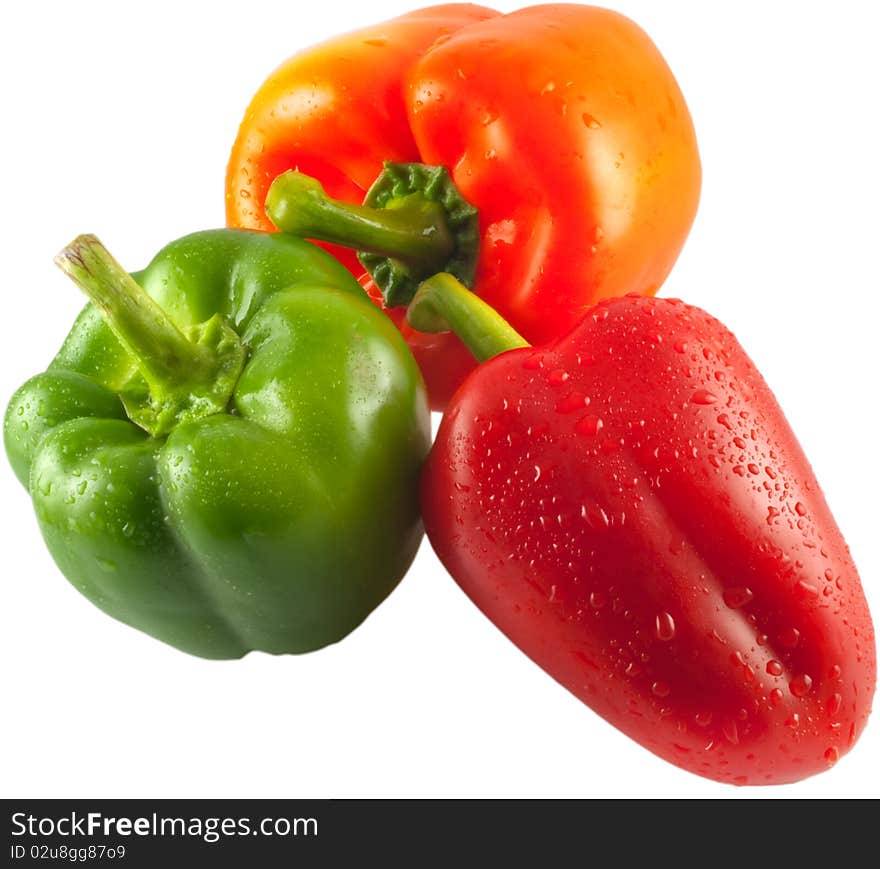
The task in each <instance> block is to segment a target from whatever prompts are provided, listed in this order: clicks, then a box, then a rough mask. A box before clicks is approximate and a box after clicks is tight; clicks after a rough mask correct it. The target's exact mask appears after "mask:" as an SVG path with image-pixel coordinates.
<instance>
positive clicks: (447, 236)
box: [266, 163, 479, 307]
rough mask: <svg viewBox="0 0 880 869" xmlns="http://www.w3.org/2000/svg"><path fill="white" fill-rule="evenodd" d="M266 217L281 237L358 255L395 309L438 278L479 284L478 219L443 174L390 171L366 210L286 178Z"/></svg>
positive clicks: (295, 177)
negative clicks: (475, 278)
mask: <svg viewBox="0 0 880 869" xmlns="http://www.w3.org/2000/svg"><path fill="white" fill-rule="evenodd" d="M266 213H267V214H268V215H269V217H270V218H271V220H272V222H273V223H274V224H275V226H276V227H277V228H278V229H279V230H281V232H286V233H290V234H292V235H298V236H300V237H303V238H312V239H316V240H318V241H326V242H331V243H333V244H338V245H342V246H344V247H349V248H353V249H355V250H357V251H358V256H359V259H360V260H361V263H362V264H363V265H364V267H365V268H366V269H367V271H369V272H370V275H371V277H372V278H373V281H374V283H375V284H376V285H377V286H378V287H379V289H380V290H381V291H382V293H383V295H384V297H385V304H386V305H387V306H389V307H393V306H395V305H405V304H407V303H408V302H409V301H410V300H411V299H412V297H413V295H414V294H415V291H416V288H417V286H418V284H419V282H420V281H422V280H424V279H425V278H427V277H429V276H430V275H433V274H436V273H437V272H441V271H448V272H451V273H453V274H455V276H456V277H457V278H459V280H462V281H463V282H465V283H466V284H468V285H470V284H471V283H472V282H473V276H474V271H475V269H476V257H477V248H478V239H479V236H478V229H477V212H476V209H475V208H474V207H473V206H471V205H470V204H469V203H468V202H467V201H466V200H465V199H464V198H463V197H462V196H461V194H460V193H459V192H458V190H457V189H456V187H455V185H454V184H453V183H452V180H451V178H450V177H449V173H448V172H447V171H446V169H444V168H443V167H441V166H425V165H424V164H421V163H400V164H397V163H386V164H385V169H384V170H383V172H382V174H381V175H380V176H379V178H378V179H377V180H376V182H375V183H374V184H373V186H372V187H371V188H370V190H369V192H368V193H367V196H366V199H365V202H364V204H363V205H352V204H350V203H348V202H341V201H340V200H338V199H333V198H331V197H330V196H328V195H327V192H326V191H325V190H324V188H323V187H322V186H321V183H320V182H319V181H317V180H316V179H314V178H311V177H309V176H308V175H304V174H302V173H301V172H298V171H289V172H284V173H283V174H282V175H279V176H278V177H277V178H276V179H275V180H274V181H273V182H272V185H271V187H270V188H269V192H268V194H267V196H266Z"/></svg>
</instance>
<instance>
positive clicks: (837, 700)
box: [825, 693, 843, 718]
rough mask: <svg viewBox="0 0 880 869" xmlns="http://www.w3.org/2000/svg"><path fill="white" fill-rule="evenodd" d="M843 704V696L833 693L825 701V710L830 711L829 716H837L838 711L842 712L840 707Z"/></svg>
mask: <svg viewBox="0 0 880 869" xmlns="http://www.w3.org/2000/svg"><path fill="white" fill-rule="evenodd" d="M842 705H843V697H841V696H840V694H837V693H834V694H832V695H831V696H830V697H829V698H828V700H827V701H826V703H825V711H826V712H827V713H828V717H829V718H834V717H836V715H837V713H838V712H840V707H841V706H842Z"/></svg>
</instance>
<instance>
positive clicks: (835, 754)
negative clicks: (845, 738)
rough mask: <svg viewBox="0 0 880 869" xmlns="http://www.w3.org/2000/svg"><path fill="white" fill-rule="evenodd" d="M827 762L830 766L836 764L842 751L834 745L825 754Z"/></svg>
mask: <svg viewBox="0 0 880 869" xmlns="http://www.w3.org/2000/svg"><path fill="white" fill-rule="evenodd" d="M824 757H825V762H826V763H827V764H828V765H829V766H834V764H835V763H837V761H838V760H840V752H839V751H838V750H837V749H836V748H835V747H834V746H833V745H832V746H831V748H829V749H827V750H826V752H825V754H824Z"/></svg>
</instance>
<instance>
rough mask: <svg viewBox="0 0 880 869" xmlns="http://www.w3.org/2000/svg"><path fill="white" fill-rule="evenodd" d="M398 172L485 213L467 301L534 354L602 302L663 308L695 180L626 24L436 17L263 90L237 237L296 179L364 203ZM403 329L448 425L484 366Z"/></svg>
mask: <svg viewBox="0 0 880 869" xmlns="http://www.w3.org/2000/svg"><path fill="white" fill-rule="evenodd" d="M386 160H390V161H395V162H412V161H420V162H422V163H426V164H431V165H437V166H445V167H446V168H447V169H448V170H449V172H450V173H451V176H452V179H453V181H454V182H455V184H456V186H457V187H458V189H459V191H460V192H461V194H462V195H463V196H464V198H465V199H467V200H468V201H469V202H470V203H471V204H473V205H474V206H476V208H477V209H478V210H479V221H480V235H481V247H480V253H479V261H478V265H477V273H476V282H475V284H474V285H473V289H474V291H475V292H476V293H477V294H478V295H480V296H481V297H483V298H485V299H486V300H487V301H488V302H489V303H490V304H491V305H492V306H493V307H495V308H496V309H497V310H498V311H499V312H500V313H501V314H503V315H504V316H505V317H506V318H507V319H508V320H509V321H510V322H511V323H512V324H513V326H514V327H515V328H516V329H517V330H518V331H519V332H520V333H522V334H523V335H525V337H526V338H528V339H529V340H530V341H532V342H546V341H550V340H552V339H554V338H557V337H561V336H562V335H564V334H566V333H568V332H569V331H570V330H571V329H572V328H573V327H574V325H575V324H576V323H577V321H578V320H579V319H580V317H581V316H582V314H583V312H584V310H585V309H586V308H587V307H589V305H591V304H592V303H593V302H595V301H596V300H597V299H600V298H604V297H609V296H620V295H623V294H625V293H627V292H633V291H636V292H639V293H643V294H653V293H655V292H656V291H657V289H658V288H659V287H660V285H661V284H662V283H663V281H664V279H665V278H666V276H667V274H668V273H669V271H670V269H671V268H672V265H673V264H674V262H675V260H676V258H677V256H678V254H679V251H680V250H681V247H682V245H683V244H684V241H685V238H686V236H687V233H688V231H689V229H690V226H691V222H692V221H693V218H694V215H695V212H696V208H697V202H698V198H699V191H700V180H701V171H700V161H699V156H698V151H697V145H696V139H695V136H694V130H693V125H692V123H691V118H690V114H689V112H688V109H687V106H686V104H685V101H684V98H683V97H682V94H681V92H680V90H679V88H678V85H677V83H676V81H675V79H674V77H673V75H672V73H671V72H670V70H669V68H668V66H667V64H666V62H665V61H664V59H663V58H662V56H661V55H660V53H659V52H658V50H657V48H656V47H655V46H654V44H653V43H652V42H651V40H650V39H649V38H648V36H647V35H646V34H645V33H644V32H643V31H642V30H641V29H640V28H639V27H638V26H637V25H636V24H634V23H633V22H632V21H630V20H629V19H627V18H625V17H624V16H622V15H619V14H617V13H615V12H612V11H610V10H607V9H601V8H597V7H591V6H582V5H575V4H561V5H554V4H550V5H543V6H534V7H529V8H525V9H520V10H518V11H516V12H513V13H510V14H508V15H501V14H498V13H495V12H493V11H491V10H489V9H485V8H483V7H478V6H467V5H452V6H435V7H430V8H428V9H423V10H420V11H419V12H415V13H410V14H408V15H403V16H401V17H399V18H396V19H393V20H392V21H388V22H385V23H382V24H379V25H376V26H374V27H370V28H366V29H364V30H361V31H357V32H354V33H350V34H346V35H344V36H341V37H338V38H336V39H332V40H330V41H328V42H325V43H323V44H321V45H319V46H316V47H314V48H312V49H309V50H306V51H303V52H301V53H299V54H297V55H294V56H293V57H292V58H290V59H289V60H288V61H286V62H285V63H284V64H283V65H282V66H281V67H279V68H278V69H277V70H276V71H275V72H274V73H273V74H272V75H271V76H270V77H269V79H268V80H267V81H266V83H265V84H264V85H263V86H262V87H261V88H260V90H259V91H258V92H257V94H256V95H255V97H254V99H253V101H252V102H251V104H250V106H249V108H248V110H247V113H246V115H245V118H244V120H243V122H242V125H241V129H240V131H239V135H238V138H237V140H236V142H235V145H234V147H233V149H232V154H231V157H230V161H229V166H228V171H227V179H226V203H227V222H228V224H229V225H230V226H241V227H246V228H254V229H264V230H271V229H272V224H271V223H270V222H269V221H268V220H267V217H266V214H265V212H264V210H263V203H264V201H265V197H266V193H267V191H268V189H269V185H270V183H271V181H272V179H273V178H275V177H276V176H277V175H278V174H280V173H281V172H282V171H284V170H286V169H291V168H298V169H299V170H300V171H301V172H303V173H306V174H308V175H312V176H314V177H315V178H317V179H318V180H319V181H321V182H322V184H323V185H324V187H325V188H326V190H327V192H328V194H329V195H330V196H332V197H336V198H338V199H341V200H344V201H346V202H350V203H357V202H360V201H361V200H362V199H363V198H364V194H365V192H366V191H368V190H369V189H370V186H371V184H372V183H373V181H374V179H375V178H376V177H377V176H378V175H379V173H380V172H381V170H382V166H383V161H386ZM315 237H317V236H315ZM337 240H338V241H343V239H337ZM347 263H348V264H349V265H351V266H352V267H353V269H354V271H355V273H358V269H357V266H355V265H353V264H352V263H351V260H350V259H349V260H347ZM434 271H436V269H434ZM425 276H427V275H425ZM397 303H398V304H399V303H400V302H397ZM404 303H405V302H404ZM391 315H392V317H393V318H394V319H395V322H397V323H398V324H399V325H400V327H401V329H402V330H403V332H404V334H405V336H406V338H407V341H408V343H409V344H410V346H411V347H412V349H413V352H414V353H415V355H416V357H417V359H418V361H419V364H420V366H421V368H422V371H423V373H424V374H425V377H426V381H427V383H428V387H429V394H430V397H431V402H432V406H433V407H435V408H437V409H439V408H442V407H443V406H444V405H445V403H446V401H447V400H448V399H449V397H450V395H451V394H452V392H453V391H454V389H455V387H457V386H458V384H459V383H460V382H461V380H462V379H463V377H464V375H465V373H466V372H467V371H469V370H470V369H471V368H472V367H473V362H472V360H471V359H470V358H469V357H468V355H467V353H466V351H465V350H464V348H463V347H462V346H461V344H460V343H459V342H458V341H457V339H456V338H455V336H454V335H433V336H427V337H426V336H421V337H420V336H419V335H418V333H414V332H413V330H411V329H409V328H408V327H407V325H406V323H405V320H404V319H403V316H402V312H401V311H395V310H392V311H391Z"/></svg>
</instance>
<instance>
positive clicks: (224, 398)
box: [55, 235, 245, 437]
mask: <svg viewBox="0 0 880 869" xmlns="http://www.w3.org/2000/svg"><path fill="white" fill-rule="evenodd" d="M55 263H56V265H57V266H58V267H59V268H60V269H61V271H63V272H64V273H65V274H66V275H67V276H68V277H69V278H71V279H72V280H73V282H74V283H75V284H76V285H77V286H78V287H79V288H80V289H81V290H82V291H83V292H84V293H85V294H86V295H87V296H88V297H89V299H90V300H91V301H92V303H93V304H94V305H95V306H96V307H97V308H98V309H99V310H100V312H101V314H102V316H103V317H104V320H105V321H106V323H107V325H108V326H109V327H110V329H111V330H112V332H113V334H114V335H115V336H116V337H117V338H118V339H119V342H120V343H121V344H122V346H123V347H124V348H125V350H126V351H127V352H128V354H129V355H130V356H131V358H132V360H133V362H134V364H135V366H136V367H137V370H138V372H139V373H140V375H141V377H142V378H143V380H144V382H145V383H146V386H147V391H146V392H145V391H144V389H143V386H142V385H141V384H138V383H137V382H136V378H135V380H133V381H130V383H129V384H128V385H127V386H126V387H125V388H124V389H123V391H122V392H121V394H120V398H121V400H122V403H123V405H124V406H125V410H126V413H127V414H128V416H129V418H130V419H131V420H132V422H135V423H137V425H139V426H140V427H141V428H143V429H145V430H146V431H147V432H149V433H150V434H151V435H153V436H154V437H161V436H164V435H167V434H168V433H169V432H170V431H171V430H172V429H173V428H175V427H176V426H177V425H179V424H180V423H181V422H186V421H189V420H194V419H200V418H201V417H204V416H209V415H210V414H214V413H220V412H222V411H223V410H225V409H226V406H227V405H228V404H229V399H230V397H231V396H232V391H233V389H234V388H235V384H236V383H237V382H238V377H239V374H240V373H241V369H242V366H243V365H244V356H245V351H244V347H243V346H242V344H241V341H240V340H239V338H238V335H236V333H235V332H234V331H233V330H232V329H231V328H230V327H229V326H227V325H226V323H225V322H224V321H223V318H222V317H220V315H218V314H215V315H214V316H213V317H212V318H211V319H210V320H208V321H207V322H205V323H201V324H199V325H196V326H192V327H189V328H188V329H186V330H184V331H181V330H180V329H179V328H178V327H177V326H176V325H175V324H174V322H173V321H172V320H171V318H170V317H169V316H168V314H167V313H166V312H165V311H164V310H163V308H162V307H161V306H160V305H159V304H158V303H157V302H156V301H155V300H154V299H153V298H152V297H151V296H150V295H149V294H148V293H147V292H146V291H145V290H144V289H143V288H142V287H141V286H140V285H139V284H138V283H137V282H136V281H135V280H134V278H132V277H131V275H129V274H128V272H126V271H125V269H124V268H123V267H122V266H121V265H120V264H119V263H118V262H117V261H116V260H115V259H114V258H113V256H112V255H111V254H110V252H109V251H108V250H107V248H105V247H104V245H103V244H102V243H101V242H100V240H99V239H98V238H97V237H96V236H94V235H80V236H78V237H77V238H76V239H74V241H72V242H71V243H70V244H69V245H68V246H67V247H65V248H64V249H63V250H62V251H61V252H60V253H59V254H58V255H57V256H56V257H55Z"/></svg>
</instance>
